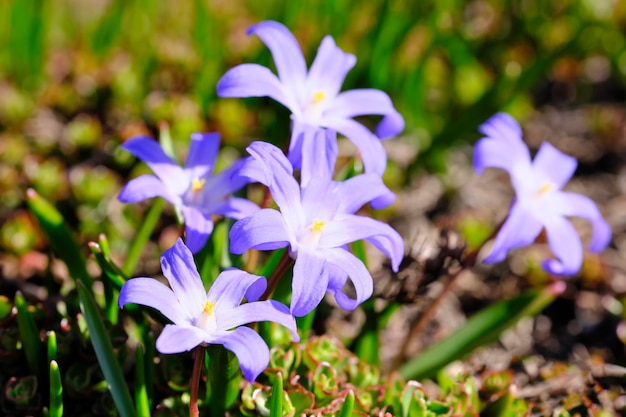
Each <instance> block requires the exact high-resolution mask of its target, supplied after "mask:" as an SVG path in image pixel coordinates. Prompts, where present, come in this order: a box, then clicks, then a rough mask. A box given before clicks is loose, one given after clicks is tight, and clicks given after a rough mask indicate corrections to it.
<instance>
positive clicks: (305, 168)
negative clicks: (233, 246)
mask: <svg viewBox="0 0 626 417" xmlns="http://www.w3.org/2000/svg"><path fill="white" fill-rule="evenodd" d="M302 135H303V136H302V138H301V140H300V146H301V147H302V149H301V153H302V166H301V170H300V184H301V186H302V187H306V186H307V184H308V183H309V181H310V180H311V178H313V177H319V178H328V179H332V177H333V173H334V172H335V163H336V162H337V154H338V152H339V150H338V148H337V132H335V131H334V130H332V129H324V128H321V127H317V126H308V129H303V131H302Z"/></svg>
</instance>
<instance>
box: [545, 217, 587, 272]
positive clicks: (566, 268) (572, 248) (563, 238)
mask: <svg viewBox="0 0 626 417" xmlns="http://www.w3.org/2000/svg"><path fill="white" fill-rule="evenodd" d="M544 224H545V227H546V232H547V235H548V244H549V245H550V249H552V252H553V253H554V255H555V256H556V257H557V259H547V260H545V261H544V262H543V268H544V269H545V270H546V271H548V272H549V273H551V274H554V275H575V274H576V273H577V272H578V271H579V270H580V267H581V266H582V263H583V246H582V243H581V242H580V237H578V233H576V229H574V226H572V224H571V223H570V222H569V221H568V220H567V219H565V218H564V217H561V216H549V217H548V218H547V219H546V220H545V223H544Z"/></svg>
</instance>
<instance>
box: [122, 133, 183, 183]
mask: <svg viewBox="0 0 626 417" xmlns="http://www.w3.org/2000/svg"><path fill="white" fill-rule="evenodd" d="M122 148H124V149H126V150H127V151H128V152H130V153H132V154H133V155H135V156H136V157H137V158H139V159H141V160H142V161H143V162H145V163H146V165H148V166H149V167H150V169H151V170H152V172H154V173H155V175H156V176H157V177H159V179H160V180H161V181H163V184H165V187H166V188H167V189H168V190H169V191H170V193H172V194H176V195H181V194H182V193H183V192H184V191H185V190H186V189H187V188H188V187H189V178H188V177H187V175H185V173H184V171H183V169H182V168H181V167H180V166H178V164H176V162H174V161H173V160H172V158H170V157H169V156H167V155H166V154H165V152H163V148H161V146H160V145H159V143H158V142H157V141H155V140H154V139H151V138H149V137H147V136H135V137H133V138H131V139H130V140H128V141H126V142H124V144H122Z"/></svg>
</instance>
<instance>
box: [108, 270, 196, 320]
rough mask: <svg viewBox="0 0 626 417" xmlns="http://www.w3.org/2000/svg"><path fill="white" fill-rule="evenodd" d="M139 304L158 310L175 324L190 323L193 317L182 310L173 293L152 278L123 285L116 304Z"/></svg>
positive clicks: (133, 280)
mask: <svg viewBox="0 0 626 417" xmlns="http://www.w3.org/2000/svg"><path fill="white" fill-rule="evenodd" d="M129 303H132V304H140V305H142V306H147V307H152V308H154V309H155V310H158V311H160V312H161V314H163V315H164V316H165V317H167V318H168V319H170V320H171V321H172V322H174V323H176V324H185V323H190V322H191V320H193V317H192V316H190V315H188V312H187V311H185V310H183V309H182V308H181V306H180V305H179V303H178V300H177V299H176V295H175V294H174V292H173V291H172V290H171V289H169V288H168V287H167V286H166V285H164V284H161V283H160V282H159V281H157V280H156V279H153V278H132V279H129V280H128V281H126V282H125V283H124V285H123V286H122V289H121V291H120V297H119V301H118V304H119V306H120V307H121V308H123V307H124V306H125V305H126V304H129Z"/></svg>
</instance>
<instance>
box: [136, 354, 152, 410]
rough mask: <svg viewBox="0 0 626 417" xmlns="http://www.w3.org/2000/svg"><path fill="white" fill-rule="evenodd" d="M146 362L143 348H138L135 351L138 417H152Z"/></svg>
mask: <svg viewBox="0 0 626 417" xmlns="http://www.w3.org/2000/svg"><path fill="white" fill-rule="evenodd" d="M145 368H146V362H145V357H144V353H143V346H141V345H139V346H137V349H136V350H135V406H136V407H137V416H138V417H150V401H149V400H148V390H147V389H146V372H145Z"/></svg>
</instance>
